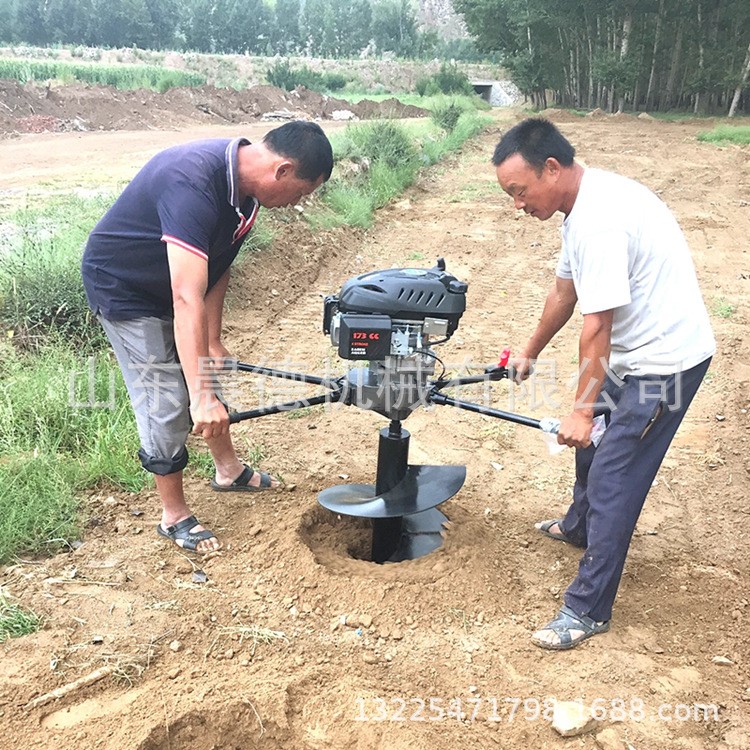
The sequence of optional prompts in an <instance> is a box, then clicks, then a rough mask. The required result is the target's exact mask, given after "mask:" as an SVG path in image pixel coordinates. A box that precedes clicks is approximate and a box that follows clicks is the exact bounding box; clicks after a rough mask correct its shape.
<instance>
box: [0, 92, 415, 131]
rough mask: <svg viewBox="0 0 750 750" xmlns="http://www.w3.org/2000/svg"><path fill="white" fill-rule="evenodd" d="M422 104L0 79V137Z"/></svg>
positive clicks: (408, 109)
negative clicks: (20, 81) (163, 91)
mask: <svg viewBox="0 0 750 750" xmlns="http://www.w3.org/2000/svg"><path fill="white" fill-rule="evenodd" d="M427 114H428V112H427V110H424V109H421V108H420V107H414V106H411V105H404V104H401V103H400V102H399V101H398V100H396V99H389V100H387V101H384V102H373V101H363V102H360V103H358V104H351V103H349V102H346V101H344V100H342V99H336V98H334V97H331V96H326V95H324V94H319V93H317V92H314V91H308V90H307V89H305V88H298V89H296V90H294V91H284V90H282V89H278V88H276V87H274V86H253V87H251V88H248V89H244V90H242V91H237V90H235V89H231V88H215V87H214V86H201V87H198V88H188V87H180V88H174V89H170V90H169V91H167V92H166V93H164V94H158V93H156V92H154V91H148V90H137V91H121V90H119V89H115V88H112V87H110V86H89V85H83V84H81V85H75V86H52V85H48V86H39V85H34V84H21V83H19V82H18V81H11V80H5V79H3V80H0V137H2V136H3V135H4V136H8V135H15V134H19V133H40V132H64V131H79V132H85V131H91V130H146V129H157V130H164V129H175V128H180V127H187V126H189V125H196V124H205V125H229V124H235V123H247V122H255V121H258V120H262V119H267V120H277V121H280V122H283V121H284V120H287V119H292V118H302V119H311V120H326V119H327V120H330V119H342V120H348V119H372V118H377V117H423V116H426V115H427Z"/></svg>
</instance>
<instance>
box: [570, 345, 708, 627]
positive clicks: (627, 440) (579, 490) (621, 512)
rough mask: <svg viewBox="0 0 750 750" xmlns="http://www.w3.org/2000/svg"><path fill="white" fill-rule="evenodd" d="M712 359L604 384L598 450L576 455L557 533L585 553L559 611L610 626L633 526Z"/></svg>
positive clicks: (599, 409) (589, 450)
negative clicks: (569, 499) (672, 371)
mask: <svg viewBox="0 0 750 750" xmlns="http://www.w3.org/2000/svg"><path fill="white" fill-rule="evenodd" d="M710 362H711V359H710V358H709V359H707V360H705V361H704V362H701V364H699V365H696V366H695V367H692V368H691V369H689V370H685V371H684V372H680V373H676V374H673V375H646V376H643V377H634V376H631V375H629V376H627V377H626V378H625V380H624V382H622V381H620V382H615V381H614V380H613V379H611V378H608V379H607V380H606V382H605V384H604V386H603V387H602V391H601V394H600V396H599V404H598V406H597V409H596V410H595V413H604V414H605V416H606V421H607V429H606V431H605V433H604V436H603V437H602V440H601V442H600V443H599V446H598V447H597V448H594V446H593V445H591V446H589V447H588V448H583V449H578V450H577V451H576V482H575V487H574V488H573V503H572V505H571V506H570V508H569V509H568V512H567V514H566V515H565V518H564V519H563V521H562V524H561V528H562V531H563V533H564V534H565V535H566V536H567V537H568V539H570V541H571V542H573V543H574V544H577V545H579V546H581V547H585V550H584V553H583V557H582V558H581V561H580V563H579V565H578V575H577V576H576V578H575V579H574V581H573V582H572V583H571V584H570V586H569V587H568V590H567V591H566V592H565V604H566V605H567V606H568V607H570V608H571V609H572V610H573V611H574V612H576V613H577V614H579V615H588V616H589V617H591V618H592V619H594V620H609V619H610V618H611V616H612V604H613V603H614V600H615V595H616V594H617V587H618V586H619V585H620V578H621V576H622V569H623V566H624V565H625V558H626V557H627V554H628V548H629V547H630V540H631V537H632V536H633V531H634V529H635V524H636V522H637V520H638V516H639V515H640V513H641V509H642V508H643V503H644V502H645V500H646V495H648V491H649V489H650V488H651V485H652V483H653V481H654V478H655V477H656V472H657V471H658V470H659V466H661V462H662V459H663V458H664V455H665V454H666V452H667V449H668V448H669V444H670V443H671V442H672V438H673V437H674V434H675V432H677V428H678V427H679V425H680V422H682V418H683V417H684V416H685V412H686V411H687V408H688V406H690V402H691V401H692V400H693V396H695V394H696V392H697V390H698V387H699V386H700V384H701V382H702V380H703V377H704V375H705V374H706V371H707V370H708V366H709V364H710Z"/></svg>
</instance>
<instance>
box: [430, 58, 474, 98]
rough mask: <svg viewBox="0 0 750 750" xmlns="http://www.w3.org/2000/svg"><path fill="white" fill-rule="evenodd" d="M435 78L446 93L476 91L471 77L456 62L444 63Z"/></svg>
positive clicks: (438, 85) (469, 92)
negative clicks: (471, 82)
mask: <svg viewBox="0 0 750 750" xmlns="http://www.w3.org/2000/svg"><path fill="white" fill-rule="evenodd" d="M433 80H434V81H435V83H436V85H437V87H438V88H439V89H440V91H442V92H443V93H444V94H471V93H473V91H474V89H473V88H472V87H471V84H470V83H469V77H468V76H467V75H466V73H464V72H463V71H462V70H460V69H459V67H458V65H456V64H455V63H453V64H452V63H443V64H442V65H441V66H440V70H439V71H438V72H437V73H435V75H434V76H433Z"/></svg>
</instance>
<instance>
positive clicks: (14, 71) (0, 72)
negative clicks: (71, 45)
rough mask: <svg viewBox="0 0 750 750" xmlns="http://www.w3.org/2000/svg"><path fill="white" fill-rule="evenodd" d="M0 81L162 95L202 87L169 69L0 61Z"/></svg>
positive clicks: (198, 78) (200, 80)
mask: <svg viewBox="0 0 750 750" xmlns="http://www.w3.org/2000/svg"><path fill="white" fill-rule="evenodd" d="M0 78H10V79H14V80H16V81H20V82H21V83H28V82H30V81H49V80H59V81H65V82H66V83H68V82H70V81H82V82H84V83H95V84H100V85H102V86H114V87H115V88H118V89H124V90H125V89H153V90H154V91H158V92H160V93H164V92H165V91H168V90H169V89H171V88H173V87H175V86H202V85H204V84H205V83H206V78H205V77H204V76H202V75H199V74H198V73H187V72H184V71H180V70H169V69H167V68H161V67H157V66H155V65H117V66H114V65H113V66H107V65H87V64H85V63H66V62H52V61H46V60H44V61H42V60H7V59H0Z"/></svg>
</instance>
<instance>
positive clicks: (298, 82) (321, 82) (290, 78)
mask: <svg viewBox="0 0 750 750" xmlns="http://www.w3.org/2000/svg"><path fill="white" fill-rule="evenodd" d="M266 78H267V80H268V82H269V83H270V84H271V85H272V86H276V87H277V88H280V89H286V90H287V91H292V90H293V89H295V88H296V87H297V86H304V87H305V88H306V89H310V91H337V90H338V89H342V88H344V86H346V82H347V79H346V78H345V77H344V76H343V75H342V74H341V73H318V72H316V71H314V70H312V69H311V68H309V67H307V65H303V66H302V67H301V68H292V66H291V65H290V64H289V61H288V60H281V61H279V62H277V63H276V64H275V65H274V66H273V67H272V68H269V69H268V70H267V71H266Z"/></svg>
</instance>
